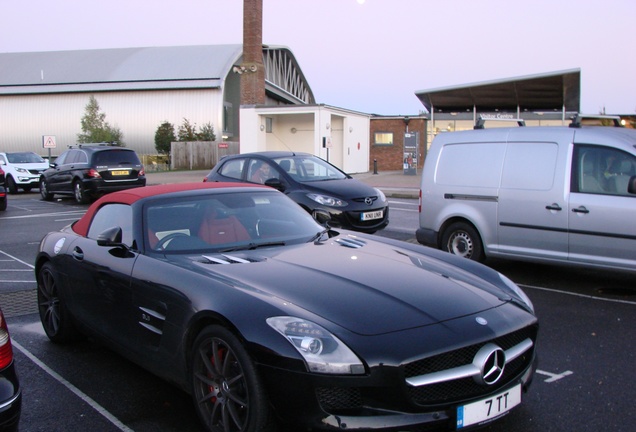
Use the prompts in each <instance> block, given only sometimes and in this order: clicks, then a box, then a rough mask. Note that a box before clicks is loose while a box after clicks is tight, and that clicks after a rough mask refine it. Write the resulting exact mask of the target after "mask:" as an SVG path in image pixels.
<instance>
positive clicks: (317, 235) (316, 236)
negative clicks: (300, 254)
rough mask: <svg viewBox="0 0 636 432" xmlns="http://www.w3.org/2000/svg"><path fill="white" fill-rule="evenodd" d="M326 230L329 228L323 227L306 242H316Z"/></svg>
mask: <svg viewBox="0 0 636 432" xmlns="http://www.w3.org/2000/svg"><path fill="white" fill-rule="evenodd" d="M328 232H329V228H325V229H324V230H322V231H320V232H319V233H318V234H316V235H315V236H313V237H312V238H311V239H310V240H309V241H308V242H307V243H311V242H314V243H318V242H319V241H320V239H321V238H322V236H324V235H325V234H326V233H328Z"/></svg>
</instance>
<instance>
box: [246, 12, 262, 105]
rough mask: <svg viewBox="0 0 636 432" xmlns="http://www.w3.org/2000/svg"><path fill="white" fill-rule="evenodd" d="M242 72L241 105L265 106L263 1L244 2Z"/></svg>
mask: <svg viewBox="0 0 636 432" xmlns="http://www.w3.org/2000/svg"><path fill="white" fill-rule="evenodd" d="M241 70H242V73H241V105H264V104H265V67H264V66H263V0H243V64H241Z"/></svg>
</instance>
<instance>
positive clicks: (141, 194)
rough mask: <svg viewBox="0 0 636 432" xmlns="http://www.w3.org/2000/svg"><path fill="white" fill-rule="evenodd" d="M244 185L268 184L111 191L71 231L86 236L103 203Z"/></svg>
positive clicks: (203, 184)
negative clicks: (94, 216)
mask: <svg viewBox="0 0 636 432" xmlns="http://www.w3.org/2000/svg"><path fill="white" fill-rule="evenodd" d="M244 187H262V188H268V186H264V185H258V184H248V183H229V182H227V183H223V182H201V183H170V184H162V185H154V186H145V187H140V188H134V189H127V190H123V191H119V192H113V193H110V194H107V195H104V196H103V197H101V198H100V199H98V200H97V201H95V202H94V203H93V204H91V206H90V207H89V208H88V210H87V211H86V213H84V216H82V217H81V218H80V219H79V220H78V221H77V222H75V223H74V224H73V231H75V232H76V233H77V234H79V235H81V236H84V237H86V235H87V233H88V227H89V225H90V223H91V221H92V220H93V215H95V212H96V211H97V209H99V208H100V207H101V206H103V205H105V204H110V203H119V204H128V205H131V204H133V203H135V202H137V201H139V200H140V199H143V198H147V197H152V196H157V195H163V194H167V193H173V192H184V191H191V190H199V189H221V188H244Z"/></svg>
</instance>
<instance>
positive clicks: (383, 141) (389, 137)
mask: <svg viewBox="0 0 636 432" xmlns="http://www.w3.org/2000/svg"><path fill="white" fill-rule="evenodd" d="M373 144H374V145H393V132H376V133H375V136H374V141H373Z"/></svg>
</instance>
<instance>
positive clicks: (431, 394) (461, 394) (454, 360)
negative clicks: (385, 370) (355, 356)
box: [316, 326, 538, 413]
mask: <svg viewBox="0 0 636 432" xmlns="http://www.w3.org/2000/svg"><path fill="white" fill-rule="evenodd" d="M537 330H538V329H537V326H530V327H526V328H523V329H521V330H518V331H515V332H513V333H510V334H507V335H504V336H501V337H499V338H496V339H493V340H489V341H485V342H483V343H479V344H475V345H471V346H468V347H463V348H459V349H457V350H454V351H450V352H447V353H443V354H439V355H436V356H433V357H429V358H426V359H422V360H418V361H415V362H412V363H408V364H405V365H402V366H401V368H402V371H403V373H404V377H405V378H410V377H416V376H420V375H426V374H430V373H433V372H439V371H445V370H448V369H452V368H456V367H460V366H463V365H466V364H470V363H472V362H473V359H474V357H475V354H477V352H478V351H479V350H480V349H481V348H482V347H483V346H484V345H486V344H496V345H497V346H499V347H500V348H502V349H504V350H507V349H509V348H512V347H515V346H517V345H519V344H521V343H522V342H523V341H526V340H528V339H530V340H532V342H533V346H532V348H530V349H528V350H527V351H526V352H524V353H523V354H522V355H520V356H518V357H517V358H515V359H514V360H512V361H510V362H508V363H506V366H505V368H504V373H503V375H502V377H501V378H500V379H499V380H498V381H497V383H496V384H495V385H491V386H487V385H480V384H478V383H477V382H475V380H474V379H473V378H462V379H456V380H453V381H445V382H441V383H437V384H429V385H423V386H419V387H413V386H410V385H408V384H406V383H404V386H403V390H401V389H399V388H397V387H394V388H393V390H396V391H397V392H398V393H399V394H405V395H406V396H405V397H407V398H408V399H409V400H408V402H410V403H412V404H414V405H419V406H426V405H448V404H451V403H457V402H460V401H463V400H466V399H469V398H475V397H479V396H481V395H485V394H488V393H491V392H493V391H496V390H497V389H499V388H502V387H505V386H507V385H509V384H510V383H511V382H513V381H515V380H517V379H518V378H519V376H520V375H521V374H522V373H523V372H525V371H526V369H527V368H528V367H529V366H530V363H531V362H532V359H533V353H534V349H535V346H536V336H537ZM377 391H378V389H377V388H373V387H371V388H365V387H319V388H317V389H316V396H317V398H318V401H319V402H320V405H321V406H322V408H323V409H324V410H325V411H327V412H330V413H343V412H347V411H351V410H360V409H363V407H364V406H366V405H368V403H369V400H374V399H377ZM398 404H399V402H398ZM371 405H373V403H372V402H371Z"/></svg>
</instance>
